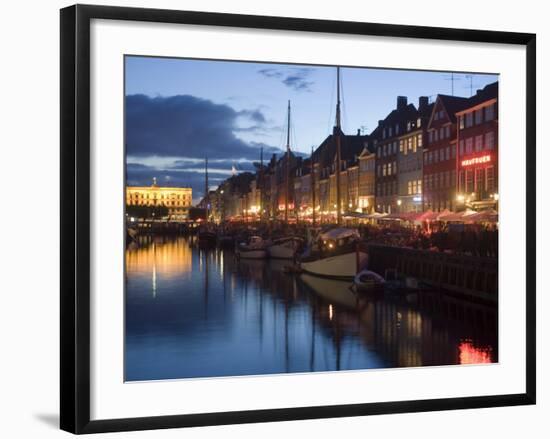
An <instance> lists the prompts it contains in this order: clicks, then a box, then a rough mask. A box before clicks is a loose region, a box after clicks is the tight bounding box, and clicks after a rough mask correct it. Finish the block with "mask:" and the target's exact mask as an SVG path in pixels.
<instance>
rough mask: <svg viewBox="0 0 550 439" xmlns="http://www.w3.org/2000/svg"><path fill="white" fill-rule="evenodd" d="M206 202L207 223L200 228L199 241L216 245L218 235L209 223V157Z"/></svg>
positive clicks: (208, 245)
mask: <svg viewBox="0 0 550 439" xmlns="http://www.w3.org/2000/svg"><path fill="white" fill-rule="evenodd" d="M204 204H205V212H206V215H205V223H204V225H202V226H201V227H200V228H199V232H198V241H199V246H200V247H215V246H216V240H217V236H216V233H215V232H214V230H213V229H212V228H211V227H210V226H209V224H208V218H209V214H208V213H209V210H210V194H209V191H208V157H206V158H205V160H204Z"/></svg>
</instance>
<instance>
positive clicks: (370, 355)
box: [115, 54, 500, 382]
mask: <svg viewBox="0 0 550 439" xmlns="http://www.w3.org/2000/svg"><path fill="white" fill-rule="evenodd" d="M498 97H499V73H498V72H483V71H480V72H475V71H432V70H415V69H409V70H407V69H395V68H394V69H390V68H386V67H385V66H369V65H365V66H348V65H312V64H306V63H304V64H288V63H276V62H265V61H262V60H258V61H249V60H246V61H243V60H225V59H198V58H176V57H156V56H143V55H140V54H136V55H133V54H126V55H125V56H124V167H125V169H124V176H125V177H124V178H125V181H124V184H125V187H124V188H120V189H119V190H120V191H123V192H124V204H125V206H124V218H120V221H121V222H123V224H124V227H123V228H121V230H122V231H123V232H124V233H125V240H124V243H125V250H124V251H125V257H124V266H125V272H124V365H123V368H124V380H125V381H126V382H136V381H155V380H179V379H199V378H220V377H240V376H258V375H259V376H261V375H266V374H304V373H307V374H311V373H345V371H358V370H368V369H391V368H418V367H465V365H472V364H476V365H479V364H482V363H498V362H499V349H498V348H499V319H498V311H499V300H498V298H499V285H498V277H499V272H498V265H499V251H498V249H499V243H498V240H499V202H500V200H499V173H498V169H499V153H498V151H499V98H498ZM115 190H116V189H115Z"/></svg>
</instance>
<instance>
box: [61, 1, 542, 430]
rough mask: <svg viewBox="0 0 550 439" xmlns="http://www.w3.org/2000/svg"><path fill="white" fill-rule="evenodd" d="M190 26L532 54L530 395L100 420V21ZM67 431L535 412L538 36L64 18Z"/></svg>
mask: <svg viewBox="0 0 550 439" xmlns="http://www.w3.org/2000/svg"><path fill="white" fill-rule="evenodd" d="M92 19H106V20H132V21H142V22H160V23H181V24H194V25H208V26H229V27H241V28H255V29H276V30H292V31H303V32H325V33H334V34H357V35H372V36H384V37H401V38H403V37H406V38H420V39H438V40H447V41H450V40H452V41H465V42H486V43H505V44H513V45H521V46H525V47H526V54H527V56H526V58H527V63H526V66H525V68H526V78H527V81H526V82H527V89H526V97H527V101H526V109H527V112H526V122H527V126H526V133H525V136H526V137H525V138H526V145H527V151H526V154H527V174H526V175H527V182H526V183H527V191H526V194H525V196H526V206H527V211H526V218H527V223H526V224H527V227H526V231H525V233H526V242H527V248H526V255H527V257H526V269H527V272H526V274H527V276H526V291H527V298H526V322H527V327H526V335H527V339H526V358H525V362H526V376H525V383H526V392H525V393H518V394H508V395H495V396H476V397H460V398H445V399H429V400H416V401H393V402H384V403H367V404H347V405H334V406H315V407H300V408H287V409H269V410H251V411H239V412H224V413H201V414H181V415H174V416H151V417H140V418H128V419H105V420H90V21H91V20H92ZM60 23H61V41H60V44H61V65H60V68H61V75H60V80H61V113H60V121H61V127H60V129H61V212H60V213H61V222H60V227H61V230H60V233H61V243H60V245H61V273H60V276H61V300H60V306H61V322H60V324H61V333H60V335H61V349H60V361H61V370H60V378H61V387H60V393H61V395H60V401H61V403H60V412H61V413H60V426H61V428H62V429H63V430H66V431H69V432H72V433H77V434H80V433H99V432H113V431H128V430H144V429H159V428H173V427H192V426H207V425H220V424H239V423H250V422H273V421H287V420H301V419H314V418H325V417H346V416H364V415H374V414H387V413H404V412H426V411H436V410H452V409H471V408H482V407H497V406H514V405H526V404H535V395H536V384H535V383H536V381H535V376H536V364H535V363H536V352H535V343H536V340H535V325H536V322H535V304H536V298H535V293H536V290H535V282H536V272H535V270H536V269H535V265H536V249H535V243H536V235H535V234H536V229H535V226H536V223H535V213H536V206H535V199H536V183H535V182H536V174H535V157H536V151H535V149H536V122H535V120H536V73H535V71H536V36H535V35H534V34H529V33H513V32H495V31H484V30H465V29H447V28H437V27H424V26H403V25H388V24H375V23H358V22H344V21H328V20H312V19H303V18H287V17H284V18H283V17H265V16H252V15H233V14H221V13H205V12H186V11H175V10H159V9H141V8H126V7H110V6H88V5H75V6H71V7H67V8H64V9H62V10H61V20H60Z"/></svg>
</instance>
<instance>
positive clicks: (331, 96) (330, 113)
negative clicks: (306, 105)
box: [327, 78, 336, 134]
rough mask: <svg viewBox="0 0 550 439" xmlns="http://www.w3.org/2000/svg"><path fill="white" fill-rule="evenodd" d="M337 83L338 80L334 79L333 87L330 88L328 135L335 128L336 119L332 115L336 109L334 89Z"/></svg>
mask: <svg viewBox="0 0 550 439" xmlns="http://www.w3.org/2000/svg"><path fill="white" fill-rule="evenodd" d="M335 83H336V78H332V81H331V86H330V106H329V115H328V123H327V133H328V134H331V133H332V127H333V126H334V117H333V113H332V108H333V107H334V89H335V88H336V87H335Z"/></svg>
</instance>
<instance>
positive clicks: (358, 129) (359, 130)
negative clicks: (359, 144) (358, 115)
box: [357, 128, 361, 136]
mask: <svg viewBox="0 0 550 439" xmlns="http://www.w3.org/2000/svg"><path fill="white" fill-rule="evenodd" d="M357 135H358V136H360V135H361V128H357Z"/></svg>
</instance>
